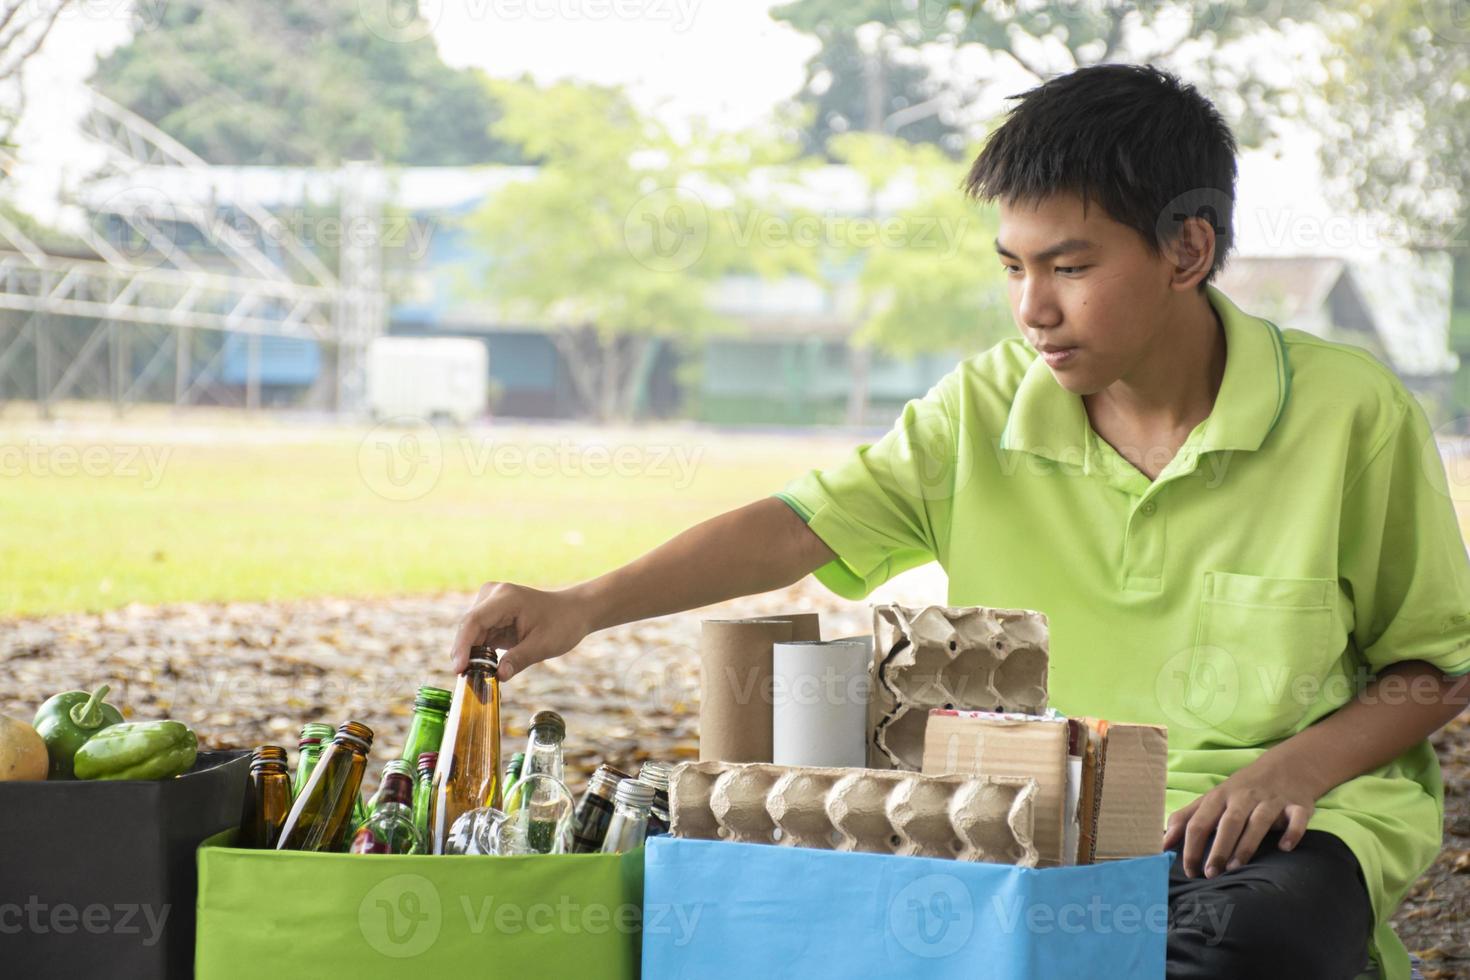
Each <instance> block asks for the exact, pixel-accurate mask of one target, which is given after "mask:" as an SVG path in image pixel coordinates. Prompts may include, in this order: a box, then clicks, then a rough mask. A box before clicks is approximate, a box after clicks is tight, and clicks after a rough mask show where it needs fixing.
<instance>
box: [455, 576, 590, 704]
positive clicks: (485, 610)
mask: <svg viewBox="0 0 1470 980" xmlns="http://www.w3.org/2000/svg"><path fill="white" fill-rule="evenodd" d="M584 612H585V604H584V603H583V602H581V601H579V600H578V599H577V598H576V597H574V596H573V595H572V594H571V593H570V592H543V591H541V590H540V589H532V588H527V587H526V586H524V585H512V584H510V583H508V582H486V583H485V584H484V585H482V586H480V594H479V595H478V596H476V597H475V604H474V605H473V606H472V607H470V610H469V612H467V613H465V615H464V618H463V619H461V620H460V623H459V632H458V633H457V634H456V635H455V637H454V648H453V650H452V651H451V653H450V657H451V658H452V659H453V661H454V670H455V672H456V673H464V670H465V668H466V667H468V666H469V662H470V647H472V646H474V645H476V644H482V643H483V644H490V645H491V646H495V647H500V648H504V649H505V650H506V652H505V653H504V654H503V655H502V656H501V658H500V667H499V669H498V670H497V671H496V676H497V677H498V678H499V679H500V680H502V681H506V680H510V678H511V677H512V676H513V675H515V674H518V673H520V672H521V671H523V670H525V669H526V668H527V667H529V666H531V665H532V664H535V663H540V662H541V661H543V660H550V659H551V658H552V657H559V656H561V655H562V654H564V653H566V652H567V651H568V650H570V649H572V648H573V647H575V646H576V645H577V644H578V643H581V642H582V638H583V637H585V636H586V635H587V633H588V632H589V630H588V628H587V626H586V624H585V621H584V619H583V614H584Z"/></svg>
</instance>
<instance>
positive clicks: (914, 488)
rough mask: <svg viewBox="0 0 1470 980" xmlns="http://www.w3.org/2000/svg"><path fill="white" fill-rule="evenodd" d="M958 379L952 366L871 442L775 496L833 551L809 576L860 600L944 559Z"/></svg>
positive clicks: (955, 444)
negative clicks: (831, 557) (912, 570)
mask: <svg viewBox="0 0 1470 980" xmlns="http://www.w3.org/2000/svg"><path fill="white" fill-rule="evenodd" d="M958 380H959V369H956V371H955V372H953V373H951V374H950V375H948V376H946V377H945V378H944V379H942V380H941V381H940V382H939V383H938V384H936V385H935V386H934V387H933V388H931V389H930V390H929V393H928V394H927V395H925V396H924V397H923V398H917V399H914V400H912V401H910V402H909V403H908V404H907V405H905V406H904V409H903V412H902V413H901V414H900V415H899V417H898V420H897V421H896V422H895V423H894V425H893V428H892V429H890V430H889V431H888V432H887V433H886V434H885V435H884V436H883V438H881V439H879V440H878V441H877V442H876V443H873V444H871V445H862V446H858V447H857V448H856V449H855V450H853V451H852V452H851V453H850V454H849V455H848V456H847V458H846V459H844V460H843V461H842V462H840V463H838V464H837V465H836V466H834V467H831V468H829V469H824V470H810V471H808V472H807V473H805V474H803V475H802V476H799V477H797V478H796V479H794V480H792V481H791V482H790V483H788V484H787V485H786V486H785V488H783V489H782V490H781V491H779V492H778V493H777V494H776V496H777V497H779V498H781V499H782V500H784V501H785V502H786V503H787V504H788V505H789V506H790V507H791V508H792V510H794V511H796V513H797V514H799V515H800V516H801V518H802V519H803V520H804V521H806V522H807V526H808V527H810V528H811V529H812V531H813V532H815V533H816V535H817V536H818V537H820V538H821V539H822V540H823V541H824V542H826V544H827V546H828V547H829V548H831V549H832V550H833V551H834V552H836V553H837V557H836V558H835V559H834V560H833V561H831V562H828V563H827V564H826V565H823V566H822V567H821V568H819V569H817V570H816V571H815V572H814V573H813V574H814V575H815V576H816V578H817V580H818V581H819V582H821V583H822V584H823V585H825V586H827V588H829V589H831V590H832V591H833V592H835V593H837V594H838V595H840V596H842V597H843V598H845V599H862V598H863V597H865V596H867V595H868V593H870V592H872V591H873V590H874V589H876V588H877V587H878V586H880V585H882V584H883V583H884V582H886V581H888V580H889V579H890V578H892V577H893V576H895V575H897V574H898V573H900V572H903V571H906V570H908V569H910V568H913V567H915V566H917V565H923V564H925V563H927V562H930V561H934V560H935V559H940V560H941V561H942V560H943V559H944V557H945V551H946V542H947V540H948V535H949V518H950V508H951V501H952V499H953V496H954V485H955V468H956V460H957V452H958V448H959V444H958V441H957V439H956V435H955V433H956V431H957V429H958V421H957V419H956V414H955V413H956V403H957V399H956V398H954V395H953V390H954V388H955V387H956V385H957V383H958Z"/></svg>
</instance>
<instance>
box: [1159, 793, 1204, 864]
mask: <svg viewBox="0 0 1470 980" xmlns="http://www.w3.org/2000/svg"><path fill="white" fill-rule="evenodd" d="M1200 799H1203V797H1200V798H1197V799H1194V800H1192V801H1190V802H1189V803H1186V804H1185V805H1184V806H1182V807H1180V808H1179V809H1177V810H1175V811H1174V815H1173V816H1171V817H1170V818H1169V826H1168V827H1167V828H1165V830H1164V850H1166V851H1172V850H1173V849H1174V845H1175V844H1177V843H1179V841H1180V840H1181V839H1182V838H1183V837H1184V826H1185V824H1187V823H1188V822H1189V818H1190V817H1192V816H1194V811H1196V810H1198V809H1199V804H1200Z"/></svg>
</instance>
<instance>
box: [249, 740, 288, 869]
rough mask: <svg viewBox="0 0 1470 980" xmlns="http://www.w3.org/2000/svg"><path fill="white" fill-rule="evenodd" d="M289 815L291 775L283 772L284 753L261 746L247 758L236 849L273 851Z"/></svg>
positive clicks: (273, 748)
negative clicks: (248, 769) (248, 771)
mask: <svg viewBox="0 0 1470 980" xmlns="http://www.w3.org/2000/svg"><path fill="white" fill-rule="evenodd" d="M290 812H291V773H290V771H289V770H287V768H286V750H285V749H283V748H282V747H281V746H279V745H262V746H260V747H259V748H257V749H256V750H255V751H254V752H253V753H251V755H250V782H249V784H248V785H247V786H246V788H245V815H244V817H243V818H242V819H241V820H240V846H241V847H256V848H274V847H275V846H276V841H277V840H279V839H280V836H281V824H282V823H284V822H285V820H286V814H288V813H290Z"/></svg>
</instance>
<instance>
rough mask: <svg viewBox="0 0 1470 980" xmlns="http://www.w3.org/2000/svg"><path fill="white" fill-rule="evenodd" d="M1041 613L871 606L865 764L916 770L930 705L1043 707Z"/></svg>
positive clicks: (1025, 710) (1031, 710) (1037, 710)
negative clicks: (871, 637)
mask: <svg viewBox="0 0 1470 980" xmlns="http://www.w3.org/2000/svg"><path fill="white" fill-rule="evenodd" d="M1047 650H1048V630H1047V621H1046V616H1044V615H1042V614H1041V613H1039V612H1032V611H1031V610H1028V609H989V608H986V607H984V606H961V607H954V606H925V607H923V608H910V607H906V606H899V605H880V606H876V607H874V609H873V651H874V653H873V667H872V672H871V679H872V692H873V693H872V699H871V700H870V701H869V703H868V731H869V738H868V765H869V766H870V767H872V768H875V769H903V770H907V771H909V772H917V771H918V770H919V768H920V767H921V765H922V763H923V760H924V729H925V727H926V726H927V724H928V720H929V711H930V709H931V708H950V709H957V710H968V711H1008V712H1020V713H1022V714H1028V715H1036V714H1041V713H1042V712H1043V711H1045V710H1046V700H1047V689H1046V675H1047V665H1048V653H1047Z"/></svg>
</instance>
